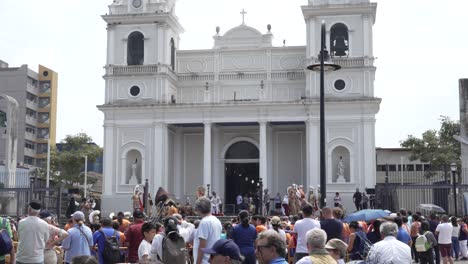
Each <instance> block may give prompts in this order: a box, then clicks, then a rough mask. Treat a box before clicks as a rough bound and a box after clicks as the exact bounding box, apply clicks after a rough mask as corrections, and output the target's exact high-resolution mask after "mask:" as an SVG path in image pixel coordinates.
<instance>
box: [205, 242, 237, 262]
mask: <svg viewBox="0 0 468 264" xmlns="http://www.w3.org/2000/svg"><path fill="white" fill-rule="evenodd" d="M201 251H202V252H203V253H205V254H210V255H223V256H228V257H230V258H231V259H235V260H241V255H240V250H239V247H238V246H237V244H236V243H234V241H233V240H232V239H220V240H218V241H216V242H215V243H214V245H213V246H212V247H211V248H202V250H201Z"/></svg>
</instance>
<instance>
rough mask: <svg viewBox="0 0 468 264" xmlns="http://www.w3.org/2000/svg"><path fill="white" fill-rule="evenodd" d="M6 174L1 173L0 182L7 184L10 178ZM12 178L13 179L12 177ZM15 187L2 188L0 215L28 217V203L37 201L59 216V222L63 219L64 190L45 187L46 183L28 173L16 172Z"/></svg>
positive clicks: (0, 193) (0, 190) (0, 189)
mask: <svg viewBox="0 0 468 264" xmlns="http://www.w3.org/2000/svg"><path fill="white" fill-rule="evenodd" d="M10 176H11V175H8V173H6V172H1V173H0V182H7V181H6V179H7V177H10ZM10 178H12V177H10ZM14 178H16V181H15V187H8V188H5V186H4V185H3V184H2V186H0V215H9V216H12V217H21V216H23V215H27V213H28V211H27V209H28V207H27V206H28V202H29V201H30V200H33V199H36V200H39V201H41V203H42V208H43V209H47V210H48V211H49V212H50V213H51V214H54V215H56V216H57V222H59V221H60V218H61V217H62V206H63V205H62V188H60V187H49V188H46V187H45V183H44V182H43V181H41V180H39V179H37V177H34V176H32V177H31V175H29V174H28V172H24V173H23V172H16V174H15V175H14Z"/></svg>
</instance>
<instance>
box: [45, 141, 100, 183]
mask: <svg viewBox="0 0 468 264" xmlns="http://www.w3.org/2000/svg"><path fill="white" fill-rule="evenodd" d="M60 143H61V146H60V149H57V147H55V148H52V149H51V155H50V168H51V171H50V175H51V179H54V180H56V181H58V182H62V183H64V184H65V186H66V187H71V186H72V185H73V184H74V183H80V184H83V182H84V174H83V171H84V163H85V158H84V157H85V156H87V157H88V164H90V163H92V162H94V161H96V159H97V158H98V157H99V156H101V155H102V152H103V151H102V148H101V147H99V146H97V145H96V144H94V143H93V140H92V138H91V137H90V136H88V135H87V134H85V133H78V134H76V135H67V136H66V137H65V139H63V140H62V141H61V142H60ZM41 176H42V177H43V173H41ZM88 183H92V179H90V178H88Z"/></svg>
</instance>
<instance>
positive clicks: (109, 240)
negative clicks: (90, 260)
mask: <svg viewBox="0 0 468 264" xmlns="http://www.w3.org/2000/svg"><path fill="white" fill-rule="evenodd" d="M99 232H101V234H102V235H103V236H104V239H105V240H104V249H103V250H102V258H103V260H104V263H106V264H108V263H109V264H111V263H119V262H120V245H119V241H118V240H117V231H114V234H113V235H112V236H111V237H107V236H106V234H104V232H102V230H99Z"/></svg>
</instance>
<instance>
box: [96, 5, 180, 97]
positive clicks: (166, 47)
mask: <svg viewBox="0 0 468 264" xmlns="http://www.w3.org/2000/svg"><path fill="white" fill-rule="evenodd" d="M102 17H103V19H104V20H105V21H106V22H107V63H106V66H105V68H106V74H105V76H104V79H105V80H106V97H105V100H106V101H105V102H106V104H110V105H113V104H130V105H131V104H133V103H141V102H142V101H144V102H151V103H153V104H165V103H170V102H171V100H173V99H174V98H175V96H176V93H177V89H176V84H175V81H176V78H175V74H174V71H175V61H176V52H177V49H178V45H179V34H180V33H182V32H183V28H182V26H181V25H180V24H179V21H178V19H177V17H176V16H175V0H163V1H161V0H114V2H113V3H112V4H111V5H109V14H106V15H104V16H102Z"/></svg>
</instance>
